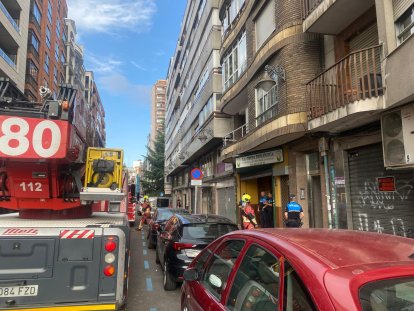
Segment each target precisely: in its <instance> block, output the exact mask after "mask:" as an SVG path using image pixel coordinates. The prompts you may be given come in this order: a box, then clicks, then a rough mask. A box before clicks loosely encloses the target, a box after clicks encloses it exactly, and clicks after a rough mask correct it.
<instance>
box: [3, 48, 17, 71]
mask: <svg viewBox="0 0 414 311" xmlns="http://www.w3.org/2000/svg"><path fill="white" fill-rule="evenodd" d="M0 56H1V57H2V58H3V59H4V60H5V61H6V63H7V64H9V66H10V67H12V68H13V69H16V68H17V67H16V63H15V62H14V61H13V60H12V59H11V58H10V57H9V55H7V54H6V53H5V52H4V51H3V50H2V49H1V48H0Z"/></svg>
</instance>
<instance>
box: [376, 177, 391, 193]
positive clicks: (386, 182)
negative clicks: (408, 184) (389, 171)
mask: <svg viewBox="0 0 414 311" xmlns="http://www.w3.org/2000/svg"><path fill="white" fill-rule="evenodd" d="M377 180H378V190H379V191H381V192H393V191H395V177H378V178H377Z"/></svg>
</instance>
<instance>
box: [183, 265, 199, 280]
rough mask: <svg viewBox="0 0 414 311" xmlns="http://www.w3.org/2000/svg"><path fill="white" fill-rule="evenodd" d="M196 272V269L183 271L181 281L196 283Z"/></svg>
mask: <svg viewBox="0 0 414 311" xmlns="http://www.w3.org/2000/svg"><path fill="white" fill-rule="evenodd" d="M198 274H199V273H198V270H197V269H196V268H189V269H187V270H185V271H184V273H183V279H184V281H187V282H192V281H197V280H198V276H199V275H198Z"/></svg>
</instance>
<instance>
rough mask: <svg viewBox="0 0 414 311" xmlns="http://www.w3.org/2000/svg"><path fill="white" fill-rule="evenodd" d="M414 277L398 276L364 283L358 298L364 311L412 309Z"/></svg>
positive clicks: (413, 302) (413, 303)
mask: <svg viewBox="0 0 414 311" xmlns="http://www.w3.org/2000/svg"><path fill="white" fill-rule="evenodd" d="M413 287H414V279H413V278H398V279H389V280H383V281H376V282H371V283H368V284H367V285H364V286H363V287H362V288H361V289H360V291H359V300H360V302H361V305H362V309H363V310H364V311H373V310H407V311H408V310H412V308H413V305H414V294H413Z"/></svg>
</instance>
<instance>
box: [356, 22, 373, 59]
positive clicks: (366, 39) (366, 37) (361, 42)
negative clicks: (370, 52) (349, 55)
mask: <svg viewBox="0 0 414 311" xmlns="http://www.w3.org/2000/svg"><path fill="white" fill-rule="evenodd" d="M376 45H378V26H377V24H376V23H375V24H372V25H371V26H369V27H368V28H366V29H365V30H364V31H362V32H361V33H360V34H359V35H358V36H356V37H354V38H352V39H351V40H350V41H349V48H350V50H351V52H355V51H359V50H362V49H366V48H369V47H372V46H376Z"/></svg>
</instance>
